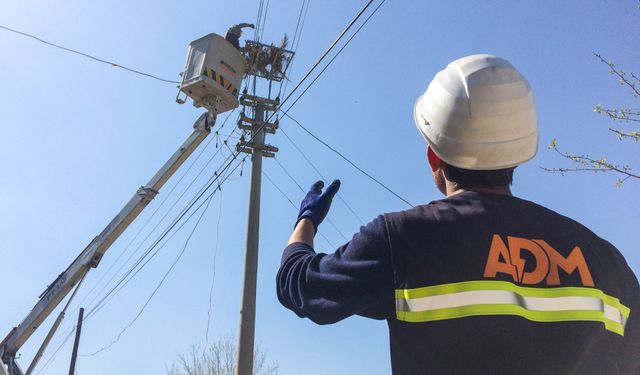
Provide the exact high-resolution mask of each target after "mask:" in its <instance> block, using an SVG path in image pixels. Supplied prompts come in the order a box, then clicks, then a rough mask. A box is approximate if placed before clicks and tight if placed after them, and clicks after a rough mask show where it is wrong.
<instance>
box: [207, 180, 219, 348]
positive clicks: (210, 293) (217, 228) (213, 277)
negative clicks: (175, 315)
mask: <svg viewBox="0 0 640 375" xmlns="http://www.w3.org/2000/svg"><path fill="white" fill-rule="evenodd" d="M219 199H220V207H219V208H218V220H217V221H216V242H215V246H214V248H213V265H212V269H213V271H212V273H211V284H210V287H209V307H208V308H207V330H206V333H205V347H208V346H209V327H210V326H211V310H212V309H213V286H214V284H215V281H216V258H217V257H218V247H219V244H220V221H221V219H222V192H220V194H219Z"/></svg>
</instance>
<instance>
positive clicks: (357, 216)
mask: <svg viewBox="0 0 640 375" xmlns="http://www.w3.org/2000/svg"><path fill="white" fill-rule="evenodd" d="M279 130H280V131H281V132H282V134H284V136H285V137H286V138H287V139H288V140H289V142H291V144H292V145H293V147H294V148H295V149H296V150H298V152H299V153H300V155H302V158H303V159H304V160H306V161H307V163H309V165H310V166H311V168H313V169H314V170H315V171H316V172H317V173H318V175H319V176H320V178H322V179H323V180H324V181H325V182H329V180H327V178H326V177H324V175H323V174H322V172H320V169H318V167H317V166H316V165H315V164H314V163H313V162H312V161H311V159H309V157H307V155H306V154H305V153H304V151H302V149H301V148H300V147H299V146H298V145H297V144H296V142H294V141H293V139H291V137H289V135H288V134H287V132H285V131H284V129H283V128H280V129H279ZM276 162H277V163H278V164H280V162H279V161H278V160H277V159H276ZM280 166H281V167H282V168H283V169H284V167H283V166H282V165H280ZM287 174H288V173H287ZM290 177H291V176H290ZM291 178H293V177H291ZM336 196H337V197H338V199H339V200H340V201H341V202H342V203H343V204H344V205H345V206H346V207H347V209H348V210H349V211H350V212H351V213H352V214H353V216H354V217H355V218H356V219H357V220H358V221H359V222H360V223H361V224H362V225H364V224H365V223H364V220H362V218H361V217H360V216H359V215H358V214H357V213H356V211H355V210H354V209H353V207H351V205H350V204H349V203H347V201H346V200H344V198H342V194H340V193H337V194H336Z"/></svg>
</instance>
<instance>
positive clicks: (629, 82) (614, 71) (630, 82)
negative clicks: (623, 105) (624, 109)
mask: <svg viewBox="0 0 640 375" xmlns="http://www.w3.org/2000/svg"><path fill="white" fill-rule="evenodd" d="M594 55H595V56H596V57H597V58H598V59H600V61H601V62H603V63H604V64H606V65H607V66H609V73H610V74H614V75H616V76H618V78H619V82H620V84H621V85H627V86H629V87H630V88H631V90H632V91H633V96H634V97H636V98H637V97H638V96H640V91H639V90H638V87H637V86H636V83H638V77H636V76H635V74H633V73H631V78H632V79H631V80H629V79H628V78H627V73H626V72H625V71H623V70H618V69H617V68H616V65H615V64H613V63H612V62H610V61H607V60H605V59H604V58H603V57H602V56H601V55H600V54H598V53H594ZM634 80H635V81H634Z"/></svg>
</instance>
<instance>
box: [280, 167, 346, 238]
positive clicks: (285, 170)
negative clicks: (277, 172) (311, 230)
mask: <svg viewBox="0 0 640 375" xmlns="http://www.w3.org/2000/svg"><path fill="white" fill-rule="evenodd" d="M274 159H275V160H276V163H277V164H278V165H279V166H280V168H282V170H283V171H284V173H285V174H286V175H287V176H289V179H291V181H293V183H294V184H295V185H296V186H297V187H298V189H300V191H301V192H302V194H306V193H307V192H306V191H305V190H304V188H302V185H300V184H299V183H298V181H297V180H296V179H295V178H294V177H293V176H292V175H291V173H289V171H288V170H287V168H285V167H284V165H282V163H280V161H279V160H278V159H277V158H275V157H274ZM323 180H325V181H326V179H323ZM283 194H284V193H283ZM294 207H296V206H295V205H294ZM296 208H297V207H296ZM327 222H328V223H329V225H331V227H333V229H335V231H336V232H338V234H340V236H341V237H342V238H343V239H344V240H345V241H349V239H348V238H347V236H345V235H344V233H342V231H341V230H340V228H338V226H337V225H336V224H335V223H334V222H333V220H331V219H330V218H328V217H327Z"/></svg>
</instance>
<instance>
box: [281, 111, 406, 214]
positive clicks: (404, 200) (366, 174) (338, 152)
mask: <svg viewBox="0 0 640 375" xmlns="http://www.w3.org/2000/svg"><path fill="white" fill-rule="evenodd" d="M285 116H287V117H289V118H290V119H291V120H293V122H295V123H296V124H298V126H300V127H301V128H302V129H303V130H304V131H306V132H307V133H308V134H309V135H310V136H312V137H313V138H314V139H316V140H317V141H318V142H320V143H322V144H323V145H324V146H325V147H327V148H328V149H329V150H331V151H333V152H334V153H335V154H337V155H338V156H340V157H341V158H342V159H343V160H344V161H346V162H347V163H349V164H350V165H351V166H352V167H354V168H355V169H357V170H358V171H359V172H360V173H362V174H364V175H365V176H367V177H368V178H369V179H371V180H372V181H373V182H375V183H376V184H378V185H380V186H381V187H383V188H384V189H385V190H387V191H388V192H390V193H391V194H393V195H394V196H395V197H396V198H398V199H400V200H401V201H403V202H404V203H406V204H408V205H409V206H411V207H414V206H413V204H411V203H410V202H409V201H408V200H406V199H404V198H403V197H401V196H400V195H399V194H398V193H396V192H395V191H393V190H392V189H391V188H390V187H388V186H387V185H385V184H384V183H382V182H381V181H380V180H378V179H377V178H375V177H373V176H372V175H371V174H369V173H367V172H366V171H365V170H364V169H362V168H360V167H359V166H358V165H357V164H356V163H354V162H352V161H351V160H350V159H349V158H347V157H346V156H344V154H342V153H341V152H340V151H338V150H336V149H335V148H334V147H332V146H331V145H329V144H328V143H327V142H325V141H323V140H322V139H320V138H319V137H318V136H317V135H315V134H313V133H312V132H311V131H310V130H309V129H307V128H306V127H305V126H304V125H302V124H301V123H300V122H299V121H298V120H296V119H295V118H293V117H291V115H289V114H288V113H285Z"/></svg>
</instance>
